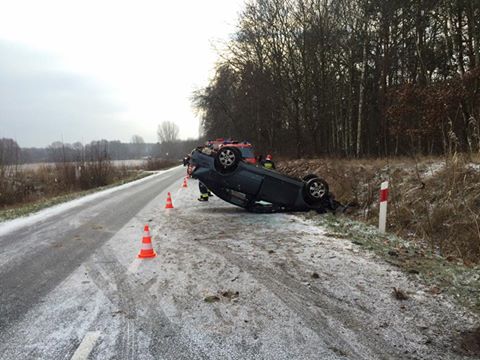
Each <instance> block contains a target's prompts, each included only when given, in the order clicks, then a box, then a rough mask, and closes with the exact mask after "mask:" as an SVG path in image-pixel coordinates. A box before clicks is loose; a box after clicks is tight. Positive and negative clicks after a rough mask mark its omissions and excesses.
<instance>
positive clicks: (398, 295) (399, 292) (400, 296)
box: [392, 287, 408, 300]
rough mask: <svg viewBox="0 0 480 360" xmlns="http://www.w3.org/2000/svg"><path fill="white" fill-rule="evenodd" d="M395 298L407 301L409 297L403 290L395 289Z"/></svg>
mask: <svg viewBox="0 0 480 360" xmlns="http://www.w3.org/2000/svg"><path fill="white" fill-rule="evenodd" d="M392 294H393V297H394V298H395V299H397V300H407V299H408V295H407V294H406V293H405V292H404V291H403V290H401V289H397V288H396V287H394V288H393V293H392Z"/></svg>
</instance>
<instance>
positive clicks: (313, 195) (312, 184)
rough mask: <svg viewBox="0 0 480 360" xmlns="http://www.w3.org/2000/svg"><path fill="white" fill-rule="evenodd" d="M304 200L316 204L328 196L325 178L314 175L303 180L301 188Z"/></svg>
mask: <svg viewBox="0 0 480 360" xmlns="http://www.w3.org/2000/svg"><path fill="white" fill-rule="evenodd" d="M303 191H304V197H305V201H306V202H307V203H308V204H309V205H316V204H318V203H320V202H321V201H322V200H323V199H325V198H326V197H327V196H328V191H329V189H328V184H327V182H326V181H325V180H323V179H321V178H319V177H317V176H315V177H313V178H312V177H310V178H309V179H308V180H307V181H305V185H304V188H303Z"/></svg>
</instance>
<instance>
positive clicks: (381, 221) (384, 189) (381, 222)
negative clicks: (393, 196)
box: [378, 181, 388, 234]
mask: <svg viewBox="0 0 480 360" xmlns="http://www.w3.org/2000/svg"><path fill="white" fill-rule="evenodd" d="M387 202H388V181H384V182H383V183H382V185H380V213H379V216H378V231H380V232H381V233H382V234H385V228H386V226H387Z"/></svg>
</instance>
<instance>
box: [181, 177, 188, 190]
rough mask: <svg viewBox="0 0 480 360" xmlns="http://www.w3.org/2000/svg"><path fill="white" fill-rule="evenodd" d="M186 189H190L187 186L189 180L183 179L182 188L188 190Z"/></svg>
mask: <svg viewBox="0 0 480 360" xmlns="http://www.w3.org/2000/svg"><path fill="white" fill-rule="evenodd" d="M186 187H188V185H187V178H186V177H185V178H184V179H183V184H182V188H186Z"/></svg>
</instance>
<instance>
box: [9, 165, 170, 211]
mask: <svg viewBox="0 0 480 360" xmlns="http://www.w3.org/2000/svg"><path fill="white" fill-rule="evenodd" d="M173 165H174V164H173V163H172V162H171V161H165V160H161V161H156V162H155V163H154V164H153V165H152V166H149V169H150V170H160V169H166V168H168V167H171V166H173ZM140 172H142V170H140V169H137V168H133V167H127V166H114V165H113V164H112V163H111V162H110V161H108V160H103V159H102V160H98V161H92V162H85V163H81V164H79V163H57V164H55V165H44V166H40V167H38V168H32V169H25V168H20V167H15V166H3V167H0V211H2V212H5V211H8V210H11V209H12V210H15V209H19V208H25V207H29V206H30V205H35V204H48V203H49V202H50V200H54V201H56V199H64V198H65V199H68V198H69V195H70V194H77V193H82V192H85V191H89V190H91V189H96V188H101V187H105V186H109V185H111V184H117V183H121V182H122V181H125V180H129V179H134V178H136V177H138V176H139V173H140ZM14 212H15V211H14Z"/></svg>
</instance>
